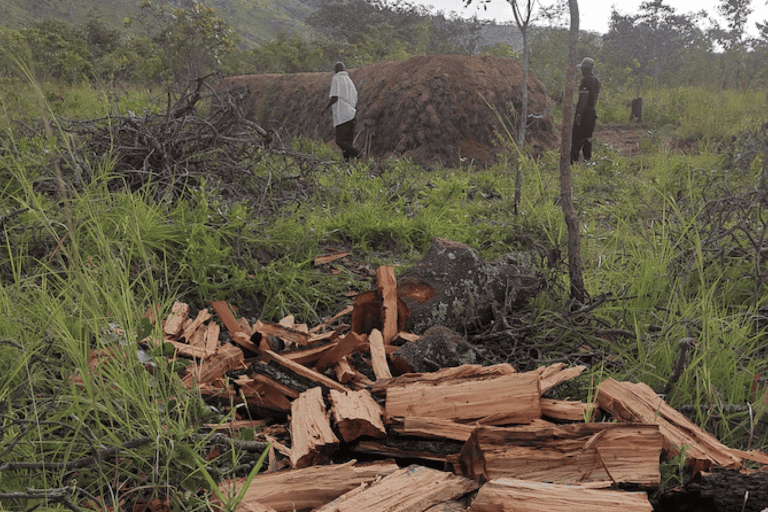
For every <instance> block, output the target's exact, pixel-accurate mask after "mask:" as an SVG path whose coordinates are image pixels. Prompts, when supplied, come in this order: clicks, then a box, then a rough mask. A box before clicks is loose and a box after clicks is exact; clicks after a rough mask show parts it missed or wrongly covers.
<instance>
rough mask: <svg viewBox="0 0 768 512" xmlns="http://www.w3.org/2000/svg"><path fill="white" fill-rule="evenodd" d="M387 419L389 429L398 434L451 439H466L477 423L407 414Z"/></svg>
mask: <svg viewBox="0 0 768 512" xmlns="http://www.w3.org/2000/svg"><path fill="white" fill-rule="evenodd" d="M389 421H390V429H391V430H392V431H393V432H397V433H398V434H403V435H406V436H414V437H432V438H439V439H453V440H454V441H467V440H468V439H469V437H470V436H471V435H472V432H474V431H475V429H476V428H477V425H471V424H466V423H457V422H455V421H451V420H443V419H440V418H418V417H414V416H407V417H405V418H389Z"/></svg>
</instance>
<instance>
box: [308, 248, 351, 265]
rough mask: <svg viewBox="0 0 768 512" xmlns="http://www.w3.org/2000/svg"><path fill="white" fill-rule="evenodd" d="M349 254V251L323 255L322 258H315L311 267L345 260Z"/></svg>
mask: <svg viewBox="0 0 768 512" xmlns="http://www.w3.org/2000/svg"><path fill="white" fill-rule="evenodd" d="M350 254H352V253H351V252H349V251H345V252H336V253H333V254H323V255H322V256H315V260H314V262H313V265H315V266H316V267H317V266H319V265H324V264H326V263H330V262H332V261H335V260H338V259H341V258H346V257H347V256H349V255H350Z"/></svg>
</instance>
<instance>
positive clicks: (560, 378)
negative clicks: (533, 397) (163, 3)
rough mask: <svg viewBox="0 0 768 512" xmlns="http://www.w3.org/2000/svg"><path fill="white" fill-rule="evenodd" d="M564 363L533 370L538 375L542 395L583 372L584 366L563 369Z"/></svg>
mask: <svg viewBox="0 0 768 512" xmlns="http://www.w3.org/2000/svg"><path fill="white" fill-rule="evenodd" d="M565 366H566V365H565V363H555V364H553V365H550V366H543V367H541V368H537V369H536V370H534V372H535V373H539V375H540V377H539V378H540V380H541V394H542V395H543V394H544V393H546V392H547V391H549V390H550V389H552V388H554V387H555V386H557V385H558V384H561V383H563V382H565V381H567V380H571V379H574V378H576V377H578V376H579V375H580V374H581V372H583V371H584V370H585V369H586V368H587V367H586V366H583V365H582V366H570V367H568V368H566V367H565Z"/></svg>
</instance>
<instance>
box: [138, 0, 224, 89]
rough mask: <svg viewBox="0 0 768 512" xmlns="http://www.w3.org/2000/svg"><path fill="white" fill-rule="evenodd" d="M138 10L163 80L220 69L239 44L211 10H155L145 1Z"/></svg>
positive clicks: (179, 79) (200, 7) (189, 77)
mask: <svg viewBox="0 0 768 512" xmlns="http://www.w3.org/2000/svg"><path fill="white" fill-rule="evenodd" d="M141 8H142V10H143V13H144V17H143V19H142V22H143V23H144V25H145V27H146V30H147V33H148V34H150V38H151V41H152V43H153V44H154V45H155V46H156V47H157V50H158V55H159V57H160V60H161V62H162V65H163V67H164V70H165V71H164V73H163V74H164V75H165V76H163V77H162V78H163V79H166V80H169V79H170V80H173V81H174V82H176V83H180V82H184V81H188V80H193V79H195V78H199V77H201V76H203V75H205V74H206V73H210V72H211V71H213V70H216V69H219V67H220V66H221V65H222V60H223V59H224V57H225V55H226V54H227V53H229V52H232V51H234V49H235V47H236V45H237V43H238V42H239V38H238V36H237V34H236V33H235V32H234V30H233V29H232V27H231V26H230V25H229V24H228V23H227V22H226V21H224V20H223V19H221V18H220V17H219V16H217V15H216V13H215V11H214V9H213V7H206V6H203V5H201V4H193V5H192V6H191V7H188V8H169V7H167V6H165V5H162V6H160V7H156V6H155V5H154V4H152V2H151V0H144V1H143V2H142V4H141Z"/></svg>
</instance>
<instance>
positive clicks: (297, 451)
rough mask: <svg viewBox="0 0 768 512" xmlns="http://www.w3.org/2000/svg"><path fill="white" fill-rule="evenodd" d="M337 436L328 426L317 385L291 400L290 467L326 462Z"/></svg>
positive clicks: (334, 447)
mask: <svg viewBox="0 0 768 512" xmlns="http://www.w3.org/2000/svg"><path fill="white" fill-rule="evenodd" d="M338 445H339V439H338V438H337V437H336V436H335V435H334V433H333V430H331V425H330V423H329V421H328V413H327V412H326V410H325V402H324V401H323V392H322V390H321V389H320V388H319V387H316V388H312V389H310V390H307V391H305V392H304V393H302V394H301V395H299V398H297V399H296V400H294V401H293V403H292V404H291V467H293V468H306V467H308V466H312V465H316V464H328V463H329V462H330V461H331V458H330V454H331V453H332V452H333V451H334V450H335V449H336V447H338Z"/></svg>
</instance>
